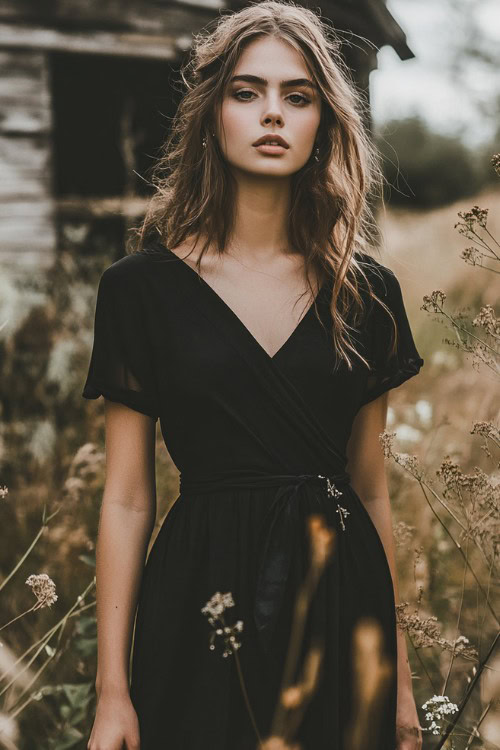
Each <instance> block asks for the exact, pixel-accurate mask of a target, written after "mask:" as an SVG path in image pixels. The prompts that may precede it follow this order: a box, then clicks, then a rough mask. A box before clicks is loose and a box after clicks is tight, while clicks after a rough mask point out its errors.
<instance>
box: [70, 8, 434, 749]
mask: <svg viewBox="0 0 500 750" xmlns="http://www.w3.org/2000/svg"><path fill="white" fill-rule="evenodd" d="M183 76H184V81H185V83H186V85H187V91H186V94H185V96H184V98H183V100H182V102H181V104H180V106H179V109H178V111H177V114H176V117H175V119H174V122H173V125H172V132H171V134H170V136H169V139H168V141H167V144H166V147H165V153H164V155H163V157H162V158H161V159H160V160H159V162H158V164H157V166H156V173H155V184H156V187H157V194H156V195H155V197H154V199H153V200H152V203H151V206H150V209H149V211H148V213H147V215H146V217H145V220H144V223H143V225H142V228H141V232H140V238H139V242H138V245H137V252H134V253H132V254H130V255H127V256H125V257H124V258H122V259H120V260H119V261H117V262H115V263H113V264H112V265H111V266H110V267H109V268H107V269H106V270H105V272H104V273H103V275H102V277H101V280H100V283H99V289H98V297H97V306H96V319H95V337H94V347H93V351H92V359H91V363H90V367H89V374H88V378H87V382H86V384H85V388H84V391H83V395H84V396H85V397H86V398H97V397H99V396H100V395H103V396H104V398H105V415H106V446H107V447H106V452H107V477H106V486H105V492H104V497H103V503H102V511H101V519H100V530H99V540H98V549H97V578H98V609H97V617H98V633H99V638H98V641H99V643H98V674H97V680H96V687H97V692H98V706H97V713H96V718H95V722H94V726H93V730H92V735H91V738H90V741H89V744H88V747H89V748H90V750H119V749H121V748H122V747H123V746H124V747H126V748H128V749H130V748H137V747H139V746H140V748H141V750H159V749H160V748H162V749H163V748H172V750H201V748H203V749H204V750H226V749H227V750H249V749H250V748H255V747H256V745H257V740H256V733H255V729H254V726H253V724H252V721H251V720H250V717H249V712H248V711H247V707H246V705H245V701H244V699H243V695H242V691H241V689H240V684H239V680H238V673H237V668H236V660H235V658H234V656H233V657H232V658H222V654H221V651H220V649H218V648H215V649H210V648H209V635H210V628H209V626H208V623H207V620H206V617H204V614H203V613H202V611H201V610H202V608H203V607H204V605H205V604H206V603H207V601H209V600H210V598H211V597H212V596H213V595H214V594H215V593H216V592H227V593H230V594H231V595H232V597H233V600H234V608H233V609H232V610H230V611H229V613H227V614H228V617H229V615H233V617H234V619H231V618H230V620H228V621H230V622H231V623H233V622H236V621H237V620H238V619H241V621H242V622H243V632H242V633H241V635H240V642H241V648H240V649H239V650H238V657H239V659H240V663H241V667H242V673H243V678H244V680H245V685H246V689H247V694H248V700H249V703H250V706H251V709H252V711H253V714H254V717H255V722H256V724H257V728H258V731H259V733H260V736H261V737H266V736H267V734H268V732H269V731H270V726H271V720H272V715H273V711H274V708H275V705H276V701H277V699H278V694H279V686H280V679H281V676H282V672H283V666H284V660H285V655H286V648H287V644H288V638H289V635H290V622H291V617H292V613H293V604H294V600H295V594H296V592H297V589H298V586H299V583H300V581H302V580H303V578H304V575H305V569H306V566H307V561H308V548H307V544H308V541H307V536H306V532H305V527H306V521H307V518H308V516H309V515H310V514H312V513H321V514H322V515H323V516H324V518H325V519H326V522H327V523H328V525H329V526H330V527H331V528H333V529H335V531H336V541H335V554H334V555H333V556H332V559H331V561H330V562H329V564H328V565H327V567H326V569H325V570H324V572H323V575H322V576H321V579H320V582H319V585H318V588H317V590H316V593H315V596H314V599H313V603H312V608H311V611H310V612H309V615H308V621H307V623H308V624H307V628H306V634H305V641H304V648H306V647H307V644H308V643H310V642H311V638H312V637H313V635H314V634H316V635H319V636H322V637H323V639H324V645H325V651H324V655H323V662H322V676H321V679H320V681H319V683H318V685H317V689H316V692H315V694H314V696H313V698H312V700H311V702H310V704H309V705H308V707H307V711H306V713H305V715H304V717H303V721H302V722H301V725H300V727H299V729H298V731H297V734H296V738H295V739H296V740H297V741H299V742H300V743H301V745H302V747H303V748H304V750H323V749H325V750H326V748H329V750H331V748H333V747H334V748H336V749H337V750H344V748H345V747H346V745H345V744H344V743H345V731H346V727H347V726H348V724H349V721H350V718H351V713H352V696H351V689H352V659H351V652H350V648H351V645H352V640H351V639H352V635H353V630H354V626H355V624H356V622H357V621H358V619H359V618H360V617H361V616H362V615H369V616H371V617H373V618H374V619H375V620H376V621H377V622H378V624H379V625H380V627H381V629H382V632H383V635H384V644H385V646H384V647H385V655H386V658H387V659H388V660H389V661H390V662H391V664H392V666H393V679H392V682H391V683H390V685H389V688H388V691H387V698H386V700H385V702H384V703H383V706H382V708H381V711H380V716H379V719H380V722H379V724H380V726H379V732H378V733H377V734H378V736H377V738H375V737H373V738H372V739H373V743H372V745H371V747H372V748H373V750H393V748H395V747H397V748H398V750H416V749H417V748H420V747H421V735H420V729H419V723H418V716H417V711H416V707H415V701H414V698H413V694H412V686H411V677H410V671H409V665H408V659H407V652H406V644H405V639H404V634H403V633H401V632H400V631H399V630H398V629H397V628H396V621H395V601H396V600H397V597H398V592H397V581H396V574H395V561H394V548H393V540H392V535H391V518H390V503H389V497H388V491H387V483H386V477H385V472H384V459H383V453H382V450H381V447H380V442H379V440H378V436H379V434H380V433H381V432H382V431H383V429H384V427H385V420H386V411H387V391H388V390H389V389H391V388H394V387H396V386H398V385H400V384H401V383H402V382H403V381H405V380H407V379H408V378H410V377H412V376H413V375H415V374H417V372H418V371H419V369H420V367H421V365H422V364H423V360H422V359H421V358H420V356H419V354H418V352H417V350H416V348H415V344H414V341H413V338H412V334H411V330H410V327H409V324H408V319H407V316H406V312H405V308H404V304H403V300H402V297H401V289H400V286H399V283H398V281H397V279H396V277H395V276H394V274H393V273H392V272H391V271H390V270H389V269H388V268H386V267H385V266H383V265H382V264H381V263H379V262H378V261H376V260H375V259H374V258H372V257H371V256H370V255H369V253H367V252H366V250H367V249H368V248H369V246H370V245H369V242H370V237H371V236H373V231H374V227H373V222H372V221H370V209H369V200H368V199H369V195H370V193H371V192H373V190H374V187H375V186H377V185H379V186H380V184H381V178H380V168H379V166H378V164H377V156H376V154H375V152H374V150H373V146H372V145H371V142H370V140H369V138H368V136H367V134H366V132H365V130H364V128H363V124H362V122H363V120H362V106H361V104H360V101H359V96H358V95H357V93H356V90H355V87H354V85H353V84H352V81H351V79H350V78H349V75H348V72H347V71H346V69H345V67H344V66H343V64H342V58H341V56H340V52H339V42H338V40H337V39H336V37H335V36H334V34H333V32H331V31H330V30H329V29H328V28H327V27H326V26H325V25H323V24H322V23H321V21H320V20H319V19H318V17H317V16H316V15H315V14H314V13H313V12H312V11H310V10H306V9H304V8H301V7H299V6H295V5H294V4H289V3H283V2H274V1H273V0H271V1H269V2H267V1H266V2H261V3H258V4H251V5H250V6H247V7H245V8H244V9H242V10H241V11H239V12H237V13H232V14H231V13H229V14H227V15H223V16H222V17H221V18H220V19H218V21H217V24H216V26H215V28H214V29H213V30H212V31H210V32H209V33H207V34H205V35H200V36H199V37H198V38H196V39H195V40H194V45H193V49H192V55H191V59H190V61H189V62H188V64H187V65H186V68H185V69H184V71H183ZM271 141H274V142H276V143H278V145H269V144H270V143H271ZM266 143H267V144H268V145H265V144H266ZM304 295H306V302H305V305H304V306H303V307H302V309H300V310H297V309H296V305H295V304H294V302H296V301H297V300H298V299H300V297H301V296H304ZM158 418H159V419H160V424H161V429H162V435H163V438H164V440H165V444H166V446H167V448H168V450H169V452H170V455H171V457H172V459H173V461H174V462H175V464H176V466H177V467H178V469H179V471H180V475H181V476H180V480H181V481H180V494H179V497H178V498H177V501H176V502H175V504H174V506H173V507H172V508H171V510H170V512H169V514H168V516H167V518H166V520H165V522H164V523H163V526H162V528H161V530H160V532H159V534H158V536H157V538H156V540H155V543H154V545H153V548H152V550H151V553H150V555H149V558H148V561H147V565H146V567H145V569H143V563H144V559H145V555H146V550H147V545H148V541H149V539H150V535H151V532H152V529H153V524H154V519H155V509H156V489H155V472H154V465H155V462H154V445H155V422H156V419H158ZM327 478H328V480H329V481H330V482H331V483H332V484H331V486H332V487H335V490H336V494H335V495H334V496H332V494H331V493H329V492H328V491H327V484H326V481H327ZM332 492H333V491H332ZM337 493H341V495H339V494H337ZM137 603H138V605H139V606H138V615H137V622H136V630H135V637H134V652H133V664H132V682H131V686H130V691H129V677H128V663H129V650H130V646H131V634H132V628H133V618H134V614H135V609H136V604H137ZM397 631H398V632H397ZM139 737H140V739H139ZM139 743H140V744H139Z"/></svg>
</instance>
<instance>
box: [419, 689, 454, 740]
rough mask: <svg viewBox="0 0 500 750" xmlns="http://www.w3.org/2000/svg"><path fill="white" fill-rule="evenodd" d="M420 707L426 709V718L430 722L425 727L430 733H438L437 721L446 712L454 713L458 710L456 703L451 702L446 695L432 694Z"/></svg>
mask: <svg viewBox="0 0 500 750" xmlns="http://www.w3.org/2000/svg"><path fill="white" fill-rule="evenodd" d="M422 708H423V709H424V710H426V711H427V713H426V714H425V718H426V720H427V721H430V722H431V723H430V725H429V726H428V727H426V729H427V731H429V732H432V734H439V731H440V729H441V725H440V724H438V723H437V721H441V720H442V719H443V718H444V716H446V715H447V714H454V713H455V711H458V706H457V705H456V703H451V702H450V700H449V698H447V696H446V695H434V696H433V697H432V698H430V700H428V701H426V702H425V703H424V704H423V705H422ZM436 720H437V721H436Z"/></svg>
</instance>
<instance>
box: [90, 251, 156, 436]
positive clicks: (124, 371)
mask: <svg viewBox="0 0 500 750" xmlns="http://www.w3.org/2000/svg"><path fill="white" fill-rule="evenodd" d="M127 257H128V256H125V258H127ZM119 264H120V261H117V263H115V264H113V265H112V266H110V267H109V268H107V269H106V270H105V271H104V273H103V274H102V275H101V278H100V280H99V286H98V290H97V300H96V307H95V319H94V340H93V346H92V353H91V357H90V364H89V369H88V374H87V379H86V381H85V385H84V388H83V392H82V396H83V398H88V399H95V398H99V396H104V397H105V398H107V399H109V400H110V401H117V402H120V403H122V404H125V406H128V407H129V408H130V409H134V410H135V411H139V412H141V413H142V414H146V415H147V416H149V417H152V418H153V419H154V420H155V421H156V419H158V415H159V409H158V400H159V399H158V396H157V390H156V386H155V378H154V368H153V357H152V352H151V347H150V346H149V345H148V341H149V339H148V336H147V327H146V325H145V314H144V311H143V309H142V305H141V297H140V294H139V290H138V288H137V285H134V283H133V274H132V275H131V274H130V273H129V271H130V269H129V268H127V269H125V268H124V266H123V265H121V266H120V265H119ZM125 270H126V271H127V272H126V273H124V271H125Z"/></svg>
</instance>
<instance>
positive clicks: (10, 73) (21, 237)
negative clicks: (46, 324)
mask: <svg viewBox="0 0 500 750" xmlns="http://www.w3.org/2000/svg"><path fill="white" fill-rule="evenodd" d="M0 67H1V69H2V76H1V77H0V113H1V114H0V262H1V264H2V266H5V264H7V265H9V266H14V265H16V264H20V265H21V266H22V267H23V268H26V267H27V266H33V265H34V266H35V267H40V266H41V265H44V264H45V263H47V262H49V259H50V258H51V257H52V256H53V253H54V251H55V247H56V233H55V228H54V222H53V214H54V205H53V200H52V196H51V192H52V185H51V154H52V144H51V139H52V132H51V131H52V117H51V106H50V105H51V97H50V90H49V75H48V65H47V59H46V56H45V55H44V54H43V53H41V52H39V51H30V50H26V49H22V48H20V49H18V50H14V49H11V50H5V49H3V50H0Z"/></svg>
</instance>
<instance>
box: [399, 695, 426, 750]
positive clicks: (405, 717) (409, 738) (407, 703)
mask: <svg viewBox="0 0 500 750" xmlns="http://www.w3.org/2000/svg"><path fill="white" fill-rule="evenodd" d="M421 748H422V732H421V727H420V722H419V720H418V713H417V706H416V705H415V698H414V697H413V692H412V691H411V690H404V691H399V692H398V706H397V710H396V750H421Z"/></svg>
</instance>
